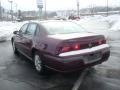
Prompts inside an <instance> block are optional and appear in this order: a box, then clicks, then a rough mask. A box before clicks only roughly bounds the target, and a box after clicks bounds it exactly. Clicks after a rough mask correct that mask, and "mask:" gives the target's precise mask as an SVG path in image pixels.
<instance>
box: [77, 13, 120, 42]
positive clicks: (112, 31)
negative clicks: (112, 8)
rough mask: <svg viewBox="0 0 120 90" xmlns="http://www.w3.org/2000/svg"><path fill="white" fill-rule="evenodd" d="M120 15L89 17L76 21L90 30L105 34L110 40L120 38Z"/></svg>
mask: <svg viewBox="0 0 120 90" xmlns="http://www.w3.org/2000/svg"><path fill="white" fill-rule="evenodd" d="M119 18H120V15H111V16H108V17H102V16H101V17H100V16H99V17H96V16H95V17H87V18H83V19H81V20H80V21H75V22H76V23H77V24H79V25H80V26H82V27H84V28H85V29H86V30H87V31H88V32H93V33H97V34H102V35H104V36H105V37H106V38H107V39H108V40H119V39H120V19H119Z"/></svg>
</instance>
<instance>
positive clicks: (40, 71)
mask: <svg viewBox="0 0 120 90" xmlns="http://www.w3.org/2000/svg"><path fill="white" fill-rule="evenodd" d="M34 66H35V69H36V71H37V73H38V74H45V72H46V68H45V66H44V65H43V62H42V58H41V57H40V55H38V54H37V52H35V54H34Z"/></svg>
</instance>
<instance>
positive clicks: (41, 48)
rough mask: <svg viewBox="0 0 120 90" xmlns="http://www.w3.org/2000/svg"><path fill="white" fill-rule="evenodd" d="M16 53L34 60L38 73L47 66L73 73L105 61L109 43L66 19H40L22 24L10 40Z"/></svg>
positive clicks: (102, 37) (108, 52)
mask: <svg viewBox="0 0 120 90" xmlns="http://www.w3.org/2000/svg"><path fill="white" fill-rule="evenodd" d="M11 41H12V46H13V50H14V53H15V54H18V53H21V54H23V55H24V56H26V57H27V58H29V59H30V60H32V61H34V65H35V68H36V70H37V71H38V72H39V73H41V72H43V71H45V70H46V68H50V69H53V70H56V71H59V72H72V71H77V70H81V69H84V68H88V67H91V66H94V65H97V64H101V63H102V62H104V61H106V60H108V57H109V56H110V48H109V45H108V44H106V40H105V37H104V36H103V35H97V34H93V33H88V32H86V31H85V30H84V29H83V28H81V27H80V26H78V25H77V24H75V23H73V22H69V21H39V22H29V23H26V24H24V25H23V26H22V27H21V29H20V30H19V31H15V32H14V36H13V37H12V39H11Z"/></svg>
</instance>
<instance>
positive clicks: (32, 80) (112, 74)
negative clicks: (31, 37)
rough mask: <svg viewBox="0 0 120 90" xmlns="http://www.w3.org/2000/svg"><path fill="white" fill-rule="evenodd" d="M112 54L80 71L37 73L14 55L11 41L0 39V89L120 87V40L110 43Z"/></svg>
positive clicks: (93, 89) (109, 89) (100, 89)
mask: <svg viewBox="0 0 120 90" xmlns="http://www.w3.org/2000/svg"><path fill="white" fill-rule="evenodd" d="M109 43H110V45H111V56H110V59H109V60H108V61H107V62H104V63H103V64H100V65H97V66H95V67H94V68H92V69H90V70H89V71H88V72H87V74H86V75H85V76H84V79H83V78H82V82H81V78H80V77H81V75H82V72H76V73H69V74H61V73H57V72H52V73H50V74H47V75H38V74H37V73H36V71H35V69H34V66H33V63H32V62H31V61H29V60H28V59H27V58H25V57H24V56H22V55H19V56H15V55H14V54H13V50H12V46H11V43H10V41H6V42H0V90H73V87H78V88H77V89H78V90H120V41H112V42H109Z"/></svg>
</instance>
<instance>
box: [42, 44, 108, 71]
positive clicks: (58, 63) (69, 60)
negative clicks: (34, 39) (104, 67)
mask: <svg viewBox="0 0 120 90" xmlns="http://www.w3.org/2000/svg"><path fill="white" fill-rule="evenodd" d="M98 52H100V53H101V58H100V59H99V60H97V61H94V62H92V63H88V64H85V63H84V60H85V57H86V56H87V55H89V54H91V53H98ZM64 55H67V56H58V57H57V56H51V55H44V58H45V59H44V63H45V65H46V66H47V67H49V68H51V69H54V70H56V71H59V72H72V71H77V70H81V69H84V68H87V67H90V66H94V65H97V64H100V63H102V62H104V61H106V60H108V58H109V56H110V48H109V46H108V45H106V47H104V48H100V49H96V50H95V51H92V50H91V51H89V52H86V53H80V54H75V55H68V54H64Z"/></svg>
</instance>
